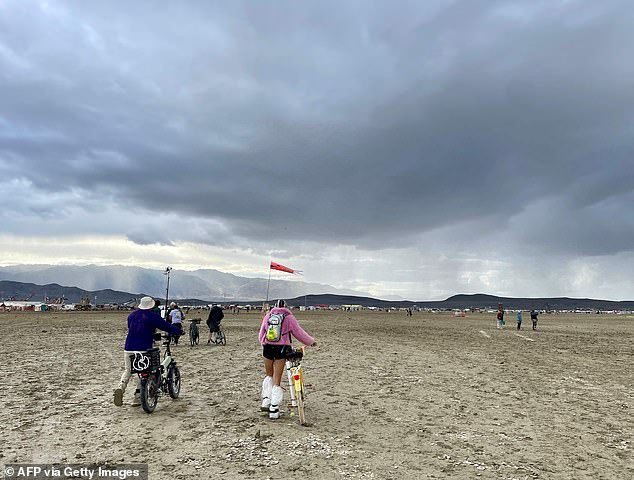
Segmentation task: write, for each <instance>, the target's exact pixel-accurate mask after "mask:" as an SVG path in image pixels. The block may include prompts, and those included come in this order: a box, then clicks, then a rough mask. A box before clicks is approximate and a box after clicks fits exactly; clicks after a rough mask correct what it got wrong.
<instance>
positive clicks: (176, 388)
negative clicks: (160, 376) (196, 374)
mask: <svg viewBox="0 0 634 480" xmlns="http://www.w3.org/2000/svg"><path fill="white" fill-rule="evenodd" d="M167 391H168V392H169V394H170V397H172V398H178V395H179V394H180V393H181V371H180V370H179V369H178V367H177V366H176V365H170V366H169V367H167Z"/></svg>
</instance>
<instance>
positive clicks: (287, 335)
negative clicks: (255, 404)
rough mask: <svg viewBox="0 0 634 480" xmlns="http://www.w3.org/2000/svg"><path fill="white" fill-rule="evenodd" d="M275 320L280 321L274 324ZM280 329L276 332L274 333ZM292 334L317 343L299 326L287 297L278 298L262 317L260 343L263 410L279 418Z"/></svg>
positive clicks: (315, 344)
mask: <svg viewBox="0 0 634 480" xmlns="http://www.w3.org/2000/svg"><path fill="white" fill-rule="evenodd" d="M274 322H278V323H275V324H274ZM275 330H277V335H275ZM291 336H293V337H295V338H296V339H297V340H299V341H300V342H302V343H303V344H304V345H310V346H311V347H315V346H317V342H316V341H315V339H314V338H313V337H311V336H310V335H309V334H308V333H306V331H305V330H304V329H303V328H302V327H301V326H300V325H299V322H298V321H297V319H296V318H295V316H294V315H293V314H292V313H291V311H290V310H289V309H288V308H287V307H286V302H285V301H284V300H278V301H277V303H276V304H275V307H273V308H272V309H271V310H270V311H269V312H268V313H267V314H266V315H265V316H264V318H263V319H262V325H261V327H260V335H259V339H260V345H262V356H263V357H264V371H265V372H266V376H265V377H264V380H263V381H262V394H261V397H262V406H261V407H260V409H261V410H262V411H264V412H265V411H268V412H269V418H271V419H276V418H280V405H281V403H282V401H283V400H284V390H283V389H282V387H281V386H280V383H281V382H282V374H283V373H284V367H285V364H286V355H288V354H289V353H290V352H291V351H292V347H291V341H292V340H291Z"/></svg>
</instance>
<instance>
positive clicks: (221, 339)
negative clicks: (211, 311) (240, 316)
mask: <svg viewBox="0 0 634 480" xmlns="http://www.w3.org/2000/svg"><path fill="white" fill-rule="evenodd" d="M216 343H219V344H220V345H226V344H227V337H225V332H218V338H216Z"/></svg>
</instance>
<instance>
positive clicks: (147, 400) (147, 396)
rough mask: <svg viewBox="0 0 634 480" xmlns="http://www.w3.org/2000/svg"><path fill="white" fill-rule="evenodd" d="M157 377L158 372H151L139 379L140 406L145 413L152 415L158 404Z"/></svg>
mask: <svg viewBox="0 0 634 480" xmlns="http://www.w3.org/2000/svg"><path fill="white" fill-rule="evenodd" d="M159 375H160V374H159V373H158V372H153V373H151V374H150V375H149V376H148V377H146V378H142V379H141V406H142V407H143V410H145V411H146V412H147V413H152V412H153V411H154V409H155V408H156V405H157V403H158V397H159V379H158V376H159Z"/></svg>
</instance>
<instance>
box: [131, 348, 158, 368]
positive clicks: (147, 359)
mask: <svg viewBox="0 0 634 480" xmlns="http://www.w3.org/2000/svg"><path fill="white" fill-rule="evenodd" d="M160 364H161V351H160V350H159V349H158V348H151V349H149V350H147V351H145V352H137V353H133V354H131V355H130V371H131V372H132V373H142V372H148V371H153V370H156V369H157V368H158V367H159V365H160Z"/></svg>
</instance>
